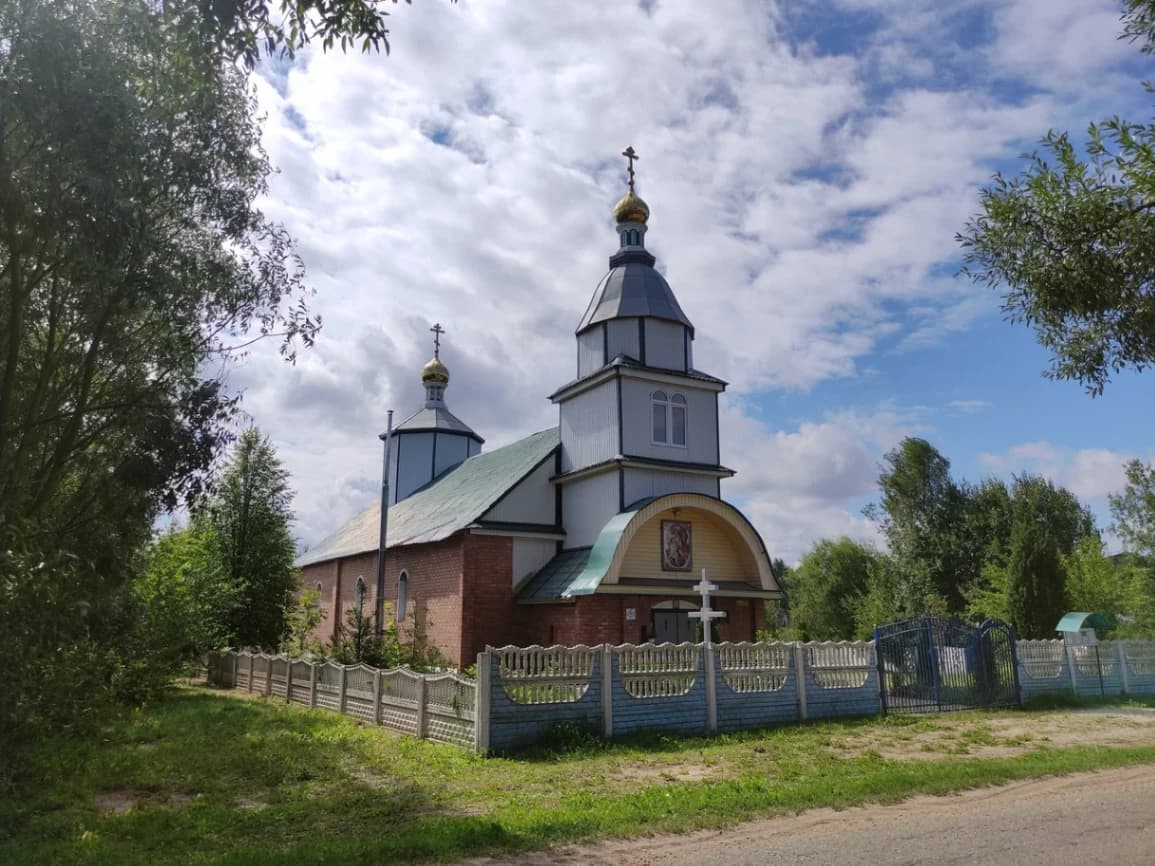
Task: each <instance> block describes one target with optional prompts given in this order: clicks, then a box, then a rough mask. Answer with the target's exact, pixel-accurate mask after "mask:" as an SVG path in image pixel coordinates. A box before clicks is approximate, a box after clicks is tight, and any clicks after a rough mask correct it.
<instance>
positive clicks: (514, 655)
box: [477, 642, 880, 752]
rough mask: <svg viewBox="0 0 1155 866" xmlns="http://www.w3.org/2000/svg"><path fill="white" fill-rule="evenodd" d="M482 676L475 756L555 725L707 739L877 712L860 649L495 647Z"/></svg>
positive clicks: (542, 734) (869, 648)
mask: <svg viewBox="0 0 1155 866" xmlns="http://www.w3.org/2000/svg"><path fill="white" fill-rule="evenodd" d="M477 672H478V692H477V694H478V707H479V710H478V713H479V714H478V720H479V721H478V728H477V747H478V749H479V750H482V751H490V750H492V751H498V752H504V751H509V750H512V749H515V748H517V747H519V746H523V745H526V744H528V743H533V742H540V741H543V740H545V739H547V738H548V737H549V735H550V734H551V733H552V732H554V731H556V730H557V729H558V728H559V726H573V727H577V728H579V729H582V730H585V731H588V732H591V733H595V734H599V735H601V736H603V737H607V738H609V737H615V736H621V735H624V734H629V733H634V732H636V731H667V732H672V733H688V734H694V733H702V734H713V733H719V732H728V731H737V730H742V729H745V728H762V727H767V726H769V725H774V724H782V723H787V722H794V721H801V720H805V719H808V718H828V717H831V716H854V715H870V714H872V713H877V712H879V709H880V705H879V697H878V673H877V668H876V663H875V657H874V645H873V643H865V642H844V643H754V644H751V643H740V644H718V645H716V646H704V645H703V644H692V643H684V644H659V645H652V644H647V645H642V646H631V645H623V646H609V645H603V646H596V647H586V646H579V647H558V646H555V647H537V646H534V647H502V648H500V649H497V648H490V649H488V650H486V651H485V652H484V653H482V654H481V655H480V656H479V657H478V663H477Z"/></svg>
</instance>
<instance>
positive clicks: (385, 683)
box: [208, 650, 477, 748]
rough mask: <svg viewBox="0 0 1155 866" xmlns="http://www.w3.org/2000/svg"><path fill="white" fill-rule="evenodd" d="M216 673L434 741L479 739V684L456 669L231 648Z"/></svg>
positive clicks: (226, 681)
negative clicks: (387, 666)
mask: <svg viewBox="0 0 1155 866" xmlns="http://www.w3.org/2000/svg"><path fill="white" fill-rule="evenodd" d="M250 672H251V673H250ZM208 675H209V682H210V683H212V684H214V685H217V686H220V687H221V688H239V687H244V688H246V689H248V690H249V691H253V692H256V693H258V694H264V695H273V696H276V697H279V698H281V699H283V700H284V701H286V702H289V703H296V704H301V705H303V706H308V707H320V708H322V709H327V710H332V711H334V712H339V713H344V714H346V715H350V716H354V717H355V718H358V719H361V720H362V721H365V722H368V723H370V724H379V725H382V726H384V727H387V728H392V729H394V730H397V731H401V732H402V733H406V734H413V735H416V736H420V737H425V738H427V739H430V740H440V741H442V742H446V743H456V744H459V745H463V746H467V747H470V748H472V747H473V746H474V744H475V740H476V738H475V730H476V727H477V707H476V704H477V684H476V683H475V682H473V681H472V680H468V679H465V678H463V677H460V676H458V675H457V674H455V673H443V674H419V673H415V672H413V671H410V670H407V669H405V668H397V669H393V670H378V669H377V668H371V667H369V666H368V665H348V666H346V665H339V664H336V663H334V662H310V661H308V660H306V659H289V658H287V657H285V656H266V655H264V654H260V653H248V652H234V651H231V650H230V651H226V652H222V653H213V654H211V655H210V656H209V671H208Z"/></svg>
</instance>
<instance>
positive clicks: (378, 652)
mask: <svg viewBox="0 0 1155 866" xmlns="http://www.w3.org/2000/svg"><path fill="white" fill-rule="evenodd" d="M382 607H383V611H382V617H383V618H384V623H385V625H384V627H383V628H382V629H381V633H380V634H378V633H377V631H376V629H375V627H374V623H373V619H372V617H371V616H369V615H368V614H366V613H365V599H364V597H363V596H360V597H358V599H357V602H356V604H354V605H353V606H352V607H350V608H349V609H348V610H347V611H345V622H343V623H342V624H341V625H340V627H339V628H338V629H337V634H336V635H335V636H334V637H333V639H332V641H331V642H330V645H329V648H328V650H327V652H325V653H323V654H326V655H329V656H331V657H332V658H334V659H336V660H337V661H339V662H341V663H342V664H356V663H358V662H364V663H365V664H367V665H369V666H371V667H378V668H396V667H401V666H402V665H404V666H406V667H409V668H412V669H413V670H419V671H420V670H433V669H443V668H448V667H450V666H451V663H450V661H449V659H448V658H447V657H446V656H445V655H444V654H443V653H442V652H441V650H439V649H438V648H437V646H436V645H434V644H432V643H430V641H429V636H428V623H426V622H425V621H424V620H422V619H421V618H420V617H418V616H415V615H414V612H413V611H409V612H408V615H407V616H406V617H405V619H404V620H403V621H402V623H403V624H402V623H399V622H398V621H397V617H396V616H394V615H393V608H392V605H390V604H389V603H388V602H386V603H385V604H384V605H383V606H382Z"/></svg>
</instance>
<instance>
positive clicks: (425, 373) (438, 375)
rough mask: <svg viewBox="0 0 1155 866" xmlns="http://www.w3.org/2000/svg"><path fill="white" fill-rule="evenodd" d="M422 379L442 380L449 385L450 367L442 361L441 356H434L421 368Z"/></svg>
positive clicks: (430, 380)
mask: <svg viewBox="0 0 1155 866" xmlns="http://www.w3.org/2000/svg"><path fill="white" fill-rule="evenodd" d="M421 381H422V382H440V383H441V384H442V385H448V384H449V368H448V367H446V366H445V365H444V364H442V363H441V359H440V358H434V359H433V360H432V361H430V362H429V363H428V364H426V365H425V366H424V367H422V368H421Z"/></svg>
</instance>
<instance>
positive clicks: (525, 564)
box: [513, 538, 557, 586]
mask: <svg viewBox="0 0 1155 866" xmlns="http://www.w3.org/2000/svg"><path fill="white" fill-rule="evenodd" d="M555 553H557V542H556V541H542V540H541V539H538V538H515V539H514V540H513V585H514V586H517V585H518V584H519V583H521V582H522V581H524V580H525V579H526V578H527V577H529V576H530V575H532V574H534V573H535V572H536V571H537V570H538V569H539V568H541V567H542V566H543V565H545V564H546V563H547V562H549V561H550V560H551V559H553V557H554V554H555Z"/></svg>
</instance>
